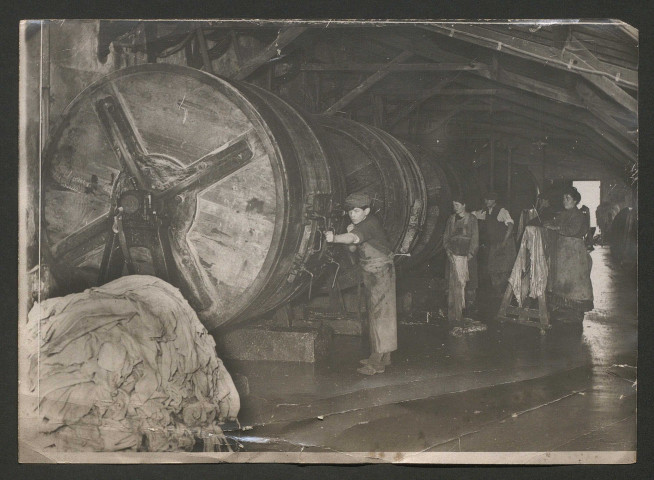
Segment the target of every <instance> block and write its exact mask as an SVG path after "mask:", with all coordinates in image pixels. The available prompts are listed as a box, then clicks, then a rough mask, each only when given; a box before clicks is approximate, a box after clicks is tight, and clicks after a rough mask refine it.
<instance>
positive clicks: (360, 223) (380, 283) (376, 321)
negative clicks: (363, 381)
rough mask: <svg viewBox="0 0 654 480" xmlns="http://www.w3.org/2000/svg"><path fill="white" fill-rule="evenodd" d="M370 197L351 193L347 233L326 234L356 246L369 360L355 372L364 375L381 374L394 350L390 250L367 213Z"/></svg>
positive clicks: (378, 224)
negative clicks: (368, 344)
mask: <svg viewBox="0 0 654 480" xmlns="http://www.w3.org/2000/svg"><path fill="white" fill-rule="evenodd" d="M370 204H371V199H370V196H369V195H367V194H365V193H353V194H350V195H349V196H348V197H347V198H346V199H345V206H346V208H347V212H348V215H349V217H350V220H351V221H352V223H351V224H350V225H348V227H347V233H342V234H339V235H336V234H334V233H333V232H326V234H325V239H326V240H327V242H333V243H341V244H346V245H351V246H355V247H356V250H357V252H358V255H359V266H360V268H361V273H362V276H363V286H364V292H365V296H366V305H367V310H368V322H369V331H370V351H371V354H370V357H369V358H367V359H365V360H361V363H362V364H363V367H361V368H359V369H358V370H357V371H358V372H359V373H362V374H364V375H374V374H375V373H382V372H383V371H384V370H385V367H386V366H388V365H390V363H391V352H393V351H395V350H397V310H396V304H395V298H396V297H395V295H396V294H395V266H394V264H393V251H392V249H391V245H390V242H389V241H388V238H387V236H386V232H384V228H383V227H382V224H381V222H380V221H379V219H378V218H377V217H376V216H375V215H373V214H371V213H370Z"/></svg>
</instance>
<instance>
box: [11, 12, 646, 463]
mask: <svg viewBox="0 0 654 480" xmlns="http://www.w3.org/2000/svg"><path fill="white" fill-rule="evenodd" d="M19 61H20V79H19V98H18V103H19V114H20V116H19V157H20V158H19V220H20V221H19V234H20V235H19V252H18V253H19V318H18V323H19V326H18V341H19V352H18V353H19V358H18V378H19V382H18V385H17V386H16V388H17V389H18V425H19V434H18V453H19V461H20V462H21V463H48V462H56V463H62V462H63V463H185V462H188V463H213V462H235V463H293V464H326V463H328V464H369V463H370V464H372V463H395V464H467V465H479V464H499V465H509V464H513V465H515V464H631V463H634V462H636V460H637V459H636V451H637V441H636V440H637V438H636V434H637V408H636V407H637V391H638V382H637V367H638V365H637V364H638V302H637V296H638V261H637V257H638V240H637V238H638V172H639V169H638V164H639V163H638V160H639V159H638V134H639V123H638V69H639V32H638V29H636V28H635V27H633V26H631V25H629V24H628V23H625V22H623V21H620V20H612V19H594V20H583V19H574V20H573V19H564V20H542V19H541V20H539V19H532V20H515V19H501V20H480V19H470V20H457V21H452V20H447V21H445V20H437V19H435V20H429V21H428V20H375V21H372V20H366V21H364V20H332V21H328V20H324V21H323V20H265V19H262V20H236V19H231V20H227V19H206V20H197V19H194V20H157V19H140V20H139V19H134V20H109V19H105V20H100V19H96V20H93V19H88V20H79V19H75V20H64V19H60V20H39V19H34V20H24V21H22V22H21V23H20V55H19Z"/></svg>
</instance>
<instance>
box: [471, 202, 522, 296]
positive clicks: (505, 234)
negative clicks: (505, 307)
mask: <svg viewBox="0 0 654 480" xmlns="http://www.w3.org/2000/svg"><path fill="white" fill-rule="evenodd" d="M484 203H485V204H486V208H484V209H483V210H478V211H475V212H472V213H473V214H474V215H475V216H476V217H477V219H478V220H483V221H484V222H483V228H484V233H485V235H484V237H485V240H486V242H488V245H487V246H488V275H489V276H490V281H491V285H492V288H493V294H494V295H496V296H501V295H502V293H503V292H504V289H505V288H506V285H507V283H508V281H509V275H511V270H512V269H513V264H514V263H515V258H516V256H517V251H516V248H515V243H514V241H513V219H512V218H511V215H510V214H509V212H508V210H507V209H506V208H502V207H500V206H499V205H498V204H497V193H495V192H492V191H491V192H488V193H487V194H486V195H485V196H484Z"/></svg>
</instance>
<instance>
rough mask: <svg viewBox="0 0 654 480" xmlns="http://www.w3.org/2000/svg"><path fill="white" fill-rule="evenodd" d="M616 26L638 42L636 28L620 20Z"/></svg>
mask: <svg viewBox="0 0 654 480" xmlns="http://www.w3.org/2000/svg"><path fill="white" fill-rule="evenodd" d="M618 27H619V28H620V30H622V31H623V32H624V33H626V34H627V35H628V36H629V37H630V38H631V39H632V40H633V41H635V42H636V43H638V29H637V28H635V27H632V26H631V25H629V24H627V23H622V22H620V23H619V24H618Z"/></svg>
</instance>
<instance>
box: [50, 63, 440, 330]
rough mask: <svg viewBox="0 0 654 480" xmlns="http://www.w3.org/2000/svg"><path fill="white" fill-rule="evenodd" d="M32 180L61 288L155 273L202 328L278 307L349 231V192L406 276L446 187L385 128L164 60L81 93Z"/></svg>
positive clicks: (434, 168)
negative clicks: (329, 238) (360, 199)
mask: <svg viewBox="0 0 654 480" xmlns="http://www.w3.org/2000/svg"><path fill="white" fill-rule="evenodd" d="M42 171H43V175H42V191H43V198H42V209H41V211H42V231H43V232H44V238H43V240H44V251H45V252H46V255H47V259H48V261H49V263H50V264H51V265H52V268H53V272H54V274H55V276H56V277H57V279H58V280H59V283H60V285H61V286H62V290H63V291H62V293H68V292H73V291H79V290H81V289H83V288H88V287H90V286H94V285H98V284H102V283H104V282H106V281H108V280H110V279H112V278H115V277H117V276H120V275H125V274H154V275H158V276H160V277H163V278H164V279H166V280H168V281H170V282H171V283H173V284H175V285H177V286H178V287H179V288H180V289H181V290H182V292H183V293H184V295H185V296H186V298H187V299H188V300H189V302H190V303H191V305H192V306H193V308H194V309H195V310H196V311H197V312H198V314H199V316H200V319H201V320H202V321H203V323H204V324H205V325H206V326H207V328H209V329H214V328H216V327H221V326H226V325H228V324H233V323H236V322H239V321H241V320H244V319H247V318H252V317H254V316H257V315H260V314H262V313H264V312H266V311H269V310H271V309H273V308H275V307H277V306H279V305H280V304H282V303H284V302H286V301H288V300H289V299H291V298H292V297H293V296H295V295H297V294H298V293H299V292H301V291H302V290H303V289H306V288H307V287H308V286H309V285H310V284H311V282H312V281H313V279H315V278H316V277H317V276H319V275H320V273H321V272H322V270H323V268H324V267H325V265H327V264H329V263H330V262H333V261H334V259H335V258H338V254H337V253H336V249H337V248H339V247H332V246H327V245H326V243H325V242H324V231H325V230H326V229H329V228H332V227H333V226H337V227H338V226H339V225H341V226H342V224H343V223H344V222H345V221H346V220H347V219H346V217H345V216H344V211H343V209H342V207H341V206H342V205H343V200H344V198H345V196H346V195H347V194H349V193H352V192H357V191H366V192H368V193H369V194H371V196H372V197H373V198H374V199H375V201H374V209H375V212H376V213H377V214H378V215H379V216H380V217H381V218H382V220H383V222H384V226H385V228H386V230H387V231H388V233H389V236H390V237H391V241H392V243H393V246H394V249H395V252H396V253H398V254H402V255H398V256H397V257H396V258H397V262H398V264H399V265H402V264H404V266H403V267H402V268H411V267H412V266H415V265H417V264H419V263H420V262H423V261H424V260H425V259H426V258H428V256H430V255H433V254H434V253H436V252H437V251H438V250H439V249H440V248H441V246H440V243H439V242H440V233H441V232H442V226H443V225H444V221H445V219H446V214H445V213H444V210H446V209H447V212H449V203H450V197H451V192H452V190H451V188H450V186H449V185H450V183H451V182H450V180H449V179H448V175H447V174H446V173H445V172H444V171H443V170H442V169H441V168H440V167H439V166H438V164H437V162H436V161H435V159H434V158H431V156H430V154H428V153H426V152H424V151H420V150H419V149H417V148H416V147H411V146H405V145H404V144H402V143H401V142H400V141H398V140H397V139H395V138H394V137H392V136H391V135H389V134H388V133H386V132H383V131H381V130H379V129H376V128H374V127H370V126H367V125H363V124H359V123H356V122H352V121H349V120H345V119H338V118H331V117H325V116H312V115H308V114H304V113H301V112H298V111H297V110H296V109H294V108H292V107H291V106H289V105H288V104H287V103H285V102H284V101H283V100H281V99H279V98H278V97H276V96H275V95H273V94H272V93H270V92H268V91H266V90H263V89H261V88H258V87H256V86H253V85H250V84H245V83H240V82H235V81H228V80H224V79H221V78H218V77H215V76H212V75H210V74H207V73H204V72H201V71H198V70H195V69H191V68H186V67H179V66H173V65H164V64H148V65H142V66H138V67H133V68H129V69H125V70H121V71H118V72H115V73H113V74H111V75H109V76H108V77H105V78H104V79H102V80H101V81H99V82H97V83H95V84H93V85H91V86H90V87H88V88H87V89H86V90H84V91H83V92H82V93H80V95H78V97H77V98H76V99H75V100H74V101H73V102H72V103H71V105H70V106H69V107H68V109H67V110H66V112H65V113H64V115H63V118H62V122H61V123H60V124H59V125H58V126H57V128H56V129H55V131H54V132H53V133H52V134H51V136H50V139H49V142H48V144H47V145H46V149H45V151H44V161H43V170H42ZM408 253H410V254H411V256H407V255H406V254H408Z"/></svg>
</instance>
